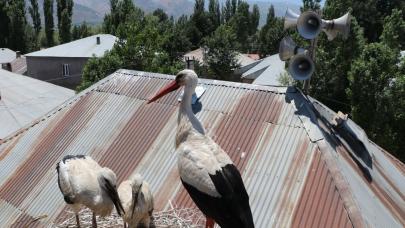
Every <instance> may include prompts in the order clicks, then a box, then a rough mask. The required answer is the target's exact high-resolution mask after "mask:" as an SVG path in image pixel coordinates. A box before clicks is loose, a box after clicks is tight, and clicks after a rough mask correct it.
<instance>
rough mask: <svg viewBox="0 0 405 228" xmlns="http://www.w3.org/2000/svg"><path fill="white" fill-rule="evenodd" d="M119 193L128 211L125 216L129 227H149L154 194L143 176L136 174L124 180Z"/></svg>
mask: <svg viewBox="0 0 405 228" xmlns="http://www.w3.org/2000/svg"><path fill="white" fill-rule="evenodd" d="M118 195H119V196H120V199H121V203H122V205H123V207H124V210H125V211H126V213H125V214H124V216H123V219H124V227H126V225H125V222H126V223H128V225H129V228H137V227H146V228H149V224H150V221H151V216H152V212H153V195H152V192H151V191H150V188H149V184H148V183H147V182H146V181H144V180H143V178H142V176H141V175H139V174H135V175H133V176H131V177H130V178H129V179H128V180H126V181H124V182H122V183H121V184H120V186H119V187H118Z"/></svg>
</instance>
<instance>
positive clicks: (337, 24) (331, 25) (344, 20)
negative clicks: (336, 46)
mask: <svg viewBox="0 0 405 228" xmlns="http://www.w3.org/2000/svg"><path fill="white" fill-rule="evenodd" d="M350 22H351V17H350V13H346V14H345V15H343V16H341V17H339V18H337V19H333V20H323V31H324V32H325V33H326V35H327V36H328V40H333V39H335V38H336V36H337V35H338V34H342V35H343V39H347V37H348V36H349V32H350Z"/></svg>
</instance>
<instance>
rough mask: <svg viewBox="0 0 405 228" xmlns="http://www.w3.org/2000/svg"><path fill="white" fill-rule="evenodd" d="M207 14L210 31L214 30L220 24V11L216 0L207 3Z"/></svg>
mask: <svg viewBox="0 0 405 228" xmlns="http://www.w3.org/2000/svg"><path fill="white" fill-rule="evenodd" d="M208 15H209V18H210V21H211V32H213V31H215V30H216V29H217V28H218V27H219V25H220V24H221V11H220V9H219V1H218V0H210V1H209V4H208Z"/></svg>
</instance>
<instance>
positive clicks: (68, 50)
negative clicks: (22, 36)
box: [25, 34, 118, 58]
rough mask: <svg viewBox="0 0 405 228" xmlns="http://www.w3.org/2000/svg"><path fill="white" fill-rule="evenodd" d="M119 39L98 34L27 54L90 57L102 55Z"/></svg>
mask: <svg viewBox="0 0 405 228" xmlns="http://www.w3.org/2000/svg"><path fill="white" fill-rule="evenodd" d="M96 37H100V41H101V42H100V44H97V43H96ZM117 40H118V38H117V37H115V36H113V35H110V34H98V35H94V36H89V37H86V38H83V39H80V40H75V41H72V42H69V43H66V44H61V45H58V46H55V47H51V48H47V49H43V50H40V51H36V52H32V53H29V54H26V55H25V56H27V57H83V58H89V57H92V56H93V55H95V56H96V57H101V56H103V55H104V53H105V52H106V51H109V50H111V49H112V47H113V46H114V44H115V42H116V41H117Z"/></svg>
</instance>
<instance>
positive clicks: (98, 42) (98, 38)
mask: <svg viewBox="0 0 405 228" xmlns="http://www.w3.org/2000/svg"><path fill="white" fill-rule="evenodd" d="M96 39H97V45H99V44H100V43H101V41H100V37H99V36H97V37H96Z"/></svg>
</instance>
